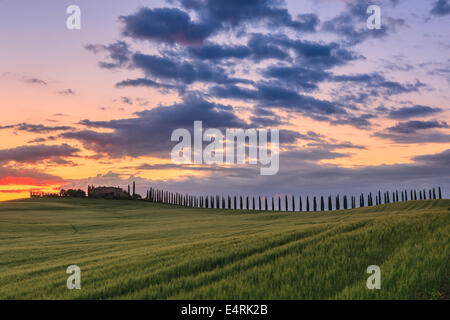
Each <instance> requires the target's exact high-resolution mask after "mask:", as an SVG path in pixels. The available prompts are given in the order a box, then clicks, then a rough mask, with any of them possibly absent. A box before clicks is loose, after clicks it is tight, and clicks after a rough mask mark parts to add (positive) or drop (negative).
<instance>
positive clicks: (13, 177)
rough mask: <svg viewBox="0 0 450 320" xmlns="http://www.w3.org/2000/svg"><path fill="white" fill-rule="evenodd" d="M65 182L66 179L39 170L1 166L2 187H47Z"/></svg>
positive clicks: (0, 180) (0, 183)
mask: <svg viewBox="0 0 450 320" xmlns="http://www.w3.org/2000/svg"><path fill="white" fill-rule="evenodd" d="M63 182H64V179H63V178H61V177H58V176H55V175H51V174H48V173H44V172H40V171H38V170H34V169H16V168H11V167H4V166H0V185H15V186H20V185H31V186H47V185H58V184H61V183H63Z"/></svg>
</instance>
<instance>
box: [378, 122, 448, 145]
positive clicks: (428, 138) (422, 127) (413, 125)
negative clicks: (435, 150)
mask: <svg viewBox="0 0 450 320" xmlns="http://www.w3.org/2000/svg"><path fill="white" fill-rule="evenodd" d="M448 128H449V126H448V124H447V123H446V122H445V121H436V120H430V121H419V120H414V121H406V122H399V123H397V124H396V125H395V126H393V127H389V128H387V129H385V130H384V131H382V132H376V133H374V134H373V136H376V137H379V138H383V139H389V140H392V141H394V142H397V143H404V144H408V143H448V142H450V134H448V133H445V132H440V131H437V130H436V129H448Z"/></svg>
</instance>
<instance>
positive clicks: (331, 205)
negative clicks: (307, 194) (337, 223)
mask: <svg viewBox="0 0 450 320" xmlns="http://www.w3.org/2000/svg"><path fill="white" fill-rule="evenodd" d="M332 210H333V201H332V200H331V195H329V196H328V211H332Z"/></svg>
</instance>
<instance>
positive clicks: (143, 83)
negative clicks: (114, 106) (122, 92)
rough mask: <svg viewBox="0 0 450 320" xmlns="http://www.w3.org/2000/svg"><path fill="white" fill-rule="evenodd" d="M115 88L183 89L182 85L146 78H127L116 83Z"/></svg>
mask: <svg viewBox="0 0 450 320" xmlns="http://www.w3.org/2000/svg"><path fill="white" fill-rule="evenodd" d="M116 87H117V88H122V87H150V88H157V89H165V90H180V91H182V90H183V89H184V86H183V85H178V86H177V85H171V84H167V83H160V82H156V81H153V80H150V79H146V78H137V79H127V80H123V81H120V82H118V83H116Z"/></svg>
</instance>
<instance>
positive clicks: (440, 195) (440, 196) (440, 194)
mask: <svg viewBox="0 0 450 320" xmlns="http://www.w3.org/2000/svg"><path fill="white" fill-rule="evenodd" d="M439 199H442V192H441V187H439Z"/></svg>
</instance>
